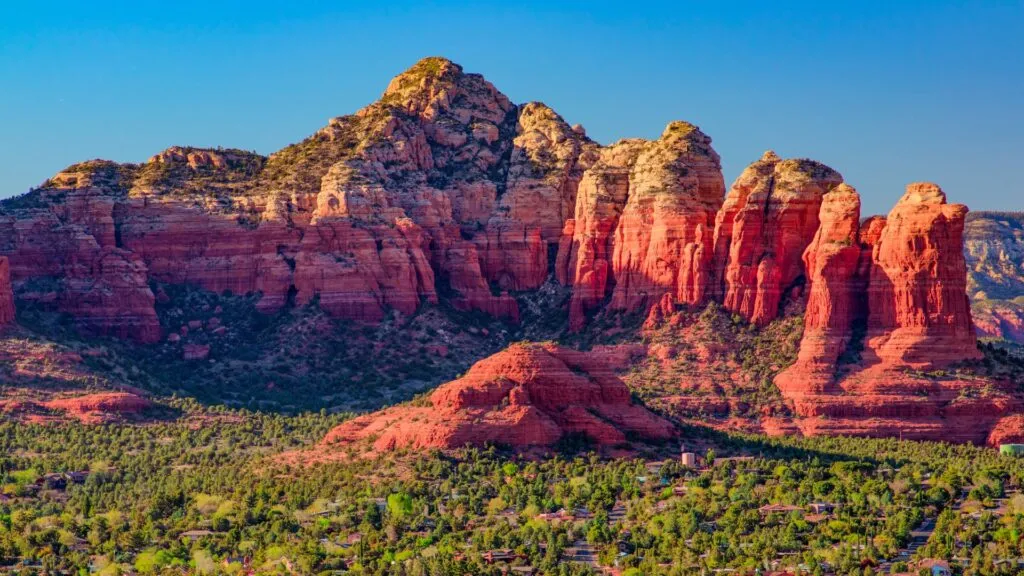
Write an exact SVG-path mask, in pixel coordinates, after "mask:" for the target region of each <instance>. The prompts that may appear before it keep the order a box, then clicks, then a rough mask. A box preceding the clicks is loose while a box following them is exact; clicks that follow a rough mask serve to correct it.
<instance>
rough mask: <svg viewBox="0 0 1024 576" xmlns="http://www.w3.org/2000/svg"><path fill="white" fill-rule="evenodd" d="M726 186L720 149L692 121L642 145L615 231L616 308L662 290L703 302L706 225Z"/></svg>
mask: <svg viewBox="0 0 1024 576" xmlns="http://www.w3.org/2000/svg"><path fill="white" fill-rule="evenodd" d="M724 191H725V184H724V182H723V180H722V171H721V162H720V160H719V157H718V154H717V153H716V152H715V151H714V149H712V148H711V139H710V138H709V137H707V136H706V135H705V134H704V133H703V132H701V131H700V130H699V129H698V128H697V127H696V126H693V125H692V124H687V123H685V122H673V123H671V124H669V125H668V127H667V128H665V131H664V133H663V134H662V136H661V138H660V139H659V140H658V141H656V142H653V143H651V144H650V145H648V146H645V147H644V149H643V151H642V152H641V153H640V154H639V156H638V157H637V159H636V162H635V164H634V166H633V167H632V170H631V171H630V191H629V197H628V199H627V201H626V206H625V207H624V208H623V210H622V215H621V216H620V218H619V225H618V227H617V228H616V230H615V249H614V252H613V255H612V269H613V274H614V277H615V282H616V283H615V290H614V292H613V293H612V300H611V307H612V308H613V309H620V310H626V311H632V310H637V309H640V308H642V307H645V306H651V305H653V304H655V303H657V302H658V301H659V300H660V299H661V297H662V295H663V294H665V293H670V294H674V295H675V296H676V297H677V299H678V300H680V301H681V302H684V303H690V304H697V303H701V302H703V300H704V297H705V292H706V288H707V285H708V283H709V279H710V278H709V277H708V272H709V270H708V263H709V262H710V258H711V255H712V252H711V246H710V245H709V242H710V241H711V236H710V234H709V230H710V228H711V227H712V225H713V224H712V222H713V221H714V218H715V213H716V211H717V210H718V208H719V207H720V206H721V203H722V195H723V194H724ZM577 219H578V218H577Z"/></svg>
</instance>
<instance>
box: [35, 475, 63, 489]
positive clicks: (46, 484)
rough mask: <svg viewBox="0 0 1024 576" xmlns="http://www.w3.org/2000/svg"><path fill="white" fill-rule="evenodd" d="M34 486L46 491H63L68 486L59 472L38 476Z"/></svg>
mask: <svg viewBox="0 0 1024 576" xmlns="http://www.w3.org/2000/svg"><path fill="white" fill-rule="evenodd" d="M36 485H37V486H39V487H41V488H45V489H47V490H63V489H65V488H67V486H68V479H67V478H65V477H64V475H63V474H61V473H59V472H50V473H49V474H43V475H42V476H40V477H39V479H38V480H36Z"/></svg>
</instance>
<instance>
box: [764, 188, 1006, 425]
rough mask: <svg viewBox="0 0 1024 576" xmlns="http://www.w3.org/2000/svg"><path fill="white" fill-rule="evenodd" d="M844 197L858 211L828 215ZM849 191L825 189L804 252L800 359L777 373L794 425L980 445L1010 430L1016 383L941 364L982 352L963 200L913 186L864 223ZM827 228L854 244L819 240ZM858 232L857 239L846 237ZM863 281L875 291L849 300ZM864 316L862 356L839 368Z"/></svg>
mask: <svg viewBox="0 0 1024 576" xmlns="http://www.w3.org/2000/svg"><path fill="white" fill-rule="evenodd" d="M847 193H849V194H847ZM836 194H844V195H848V199H847V201H846V202H844V203H843V204H844V205H846V206H848V207H849V208H850V210H849V211H848V212H846V213H845V214H843V215H842V217H840V218H838V219H837V218H835V217H834V216H835V214H837V212H836V211H834V210H833V211H832V212H833V217H827V214H828V213H829V212H830V210H829V204H831V203H832V200H833V198H835V199H836V200H838V199H839V198H838V196H834V195H836ZM852 194H853V193H852V189H849V190H847V189H844V188H838V189H837V190H836V191H834V192H832V193H830V194H828V195H826V201H825V204H823V206H822V227H821V229H820V230H819V235H818V236H817V237H816V239H815V242H814V243H813V244H812V245H811V247H810V248H809V249H808V251H807V254H806V255H805V261H806V262H807V269H808V276H809V281H810V283H811V287H810V298H809V301H808V308H807V316H806V324H805V331H804V338H803V340H802V342H801V348H800V356H799V359H798V361H797V362H796V364H794V365H793V366H791V367H790V368H789V369H787V370H786V371H785V372H783V373H782V374H780V375H779V376H778V377H777V379H776V384H777V385H778V386H779V388H780V390H781V391H782V392H783V394H784V395H785V396H786V397H788V398H789V399H791V400H792V401H793V403H794V409H795V411H796V414H797V415H798V416H799V417H800V419H799V420H797V422H796V423H797V425H798V426H799V427H800V429H801V430H802V432H803V433H804V434H849V435H864V436H893V435H897V434H899V435H901V436H902V437H904V438H908V439H932V440H949V441H957V442H974V443H979V444H981V443H985V442H986V441H990V440H989V435H990V430H993V428H994V427H995V428H998V429H999V430H1002V432H998V434H997V432H992V434H997V435H999V434H1002V435H1006V434H1008V432H1006V430H1007V429H1008V428H1010V427H1012V426H1011V425H1012V424H1013V422H1015V421H1014V420H1012V419H1011V420H1006V418H1004V417H1005V416H1007V415H1009V414H1013V413H1015V412H1018V411H1020V410H1021V409H1022V403H1021V401H1020V399H1019V398H1018V397H1017V395H1016V394H1015V389H1014V388H1015V387H1014V386H1013V385H1007V384H1006V383H1001V382H996V381H993V380H991V379H987V378H982V377H978V376H965V375H959V374H957V375H948V374H947V373H946V372H943V371H941V369H943V368H947V367H948V366H949V365H951V364H954V363H957V362H963V361H966V360H972V359H976V358H979V356H980V354H979V352H978V349H977V346H976V343H975V339H974V335H973V330H972V326H971V316H970V310H969V308H968V303H967V296H966V293H965V288H966V270H965V267H964V256H963V251H962V237H961V233H962V230H963V223H964V216H965V214H966V208H964V207H963V206H960V205H949V204H946V199H945V195H944V194H943V193H942V191H941V190H940V189H939V188H938V187H937V186H935V185H933V184H912V185H910V186H908V188H907V193H906V194H905V195H904V196H903V198H902V199H901V200H900V201H899V203H898V204H897V205H896V207H895V208H894V209H893V210H892V212H891V213H890V214H889V217H888V218H887V219H885V220H883V219H880V218H872V219H869V220H867V221H865V222H864V223H863V224H862V225H861V227H860V230H859V231H858V230H857V227H856V219H857V216H856V213H855V211H854V210H853V209H852V208H853V206H854V205H855V195H852ZM826 237H831V238H833V239H844V238H845V239H846V240H847V241H843V242H840V243H838V244H835V245H831V246H822V244H821V240H822V239H824V238H826ZM854 237H857V238H858V239H859V243H860V247H859V248H858V247H856V246H853V245H852V244H850V243H849V242H848V240H849V239H852V238H854ZM858 260H859V262H858ZM829 263H831V264H832V266H833V267H832V269H831V271H829ZM864 287H866V288H867V298H865V299H862V300H859V301H858V300H857V299H856V298H852V296H853V295H855V294H856V293H857V292H859V291H860V290H861V289H862V288H864ZM857 323H859V324H860V325H862V326H865V325H866V327H867V337H866V340H865V343H864V344H865V348H864V350H863V352H862V353H859V355H860V356H861V360H860V361H859V362H856V363H846V364H843V365H841V364H840V363H839V362H838V359H839V355H840V354H841V353H842V352H843V350H844V348H845V347H846V346H847V345H848V344H850V340H851V338H852V336H853V331H852V327H853V326H854V325H855V324H857ZM854 353H855V354H857V352H856V351H855V350H854ZM924 373H931V374H932V375H931V376H925V375H923V374H924ZM915 374H917V375H915ZM1001 419H1002V420H1001Z"/></svg>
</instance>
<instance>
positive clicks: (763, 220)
mask: <svg viewBox="0 0 1024 576" xmlns="http://www.w3.org/2000/svg"><path fill="white" fill-rule="evenodd" d="M842 181H843V179H842V176H840V175H839V173H838V172H836V171H835V170H832V169H831V168H829V167H827V166H825V165H823V164H819V163H817V162H813V161H810V160H782V159H780V158H779V157H778V156H777V155H776V154H775V153H773V152H767V153H765V155H764V156H763V157H762V158H761V160H759V161H758V162H755V163H754V164H752V165H751V166H749V167H748V168H747V169H746V170H744V171H743V174H741V175H740V177H739V178H738V179H737V180H736V182H735V183H734V184H733V186H732V189H731V190H730V191H729V195H728V197H727V198H726V199H725V204H724V205H723V206H722V210H721V211H720V212H719V213H718V216H717V218H716V220H715V233H714V271H715V274H716V278H715V281H716V286H717V292H720V293H721V294H722V297H721V298H722V303H723V305H724V306H725V308H726V309H728V310H731V311H733V312H735V313H737V314H739V315H741V316H743V317H744V318H746V319H747V320H749V321H750V322H753V323H755V324H759V325H763V324H766V323H767V322H769V321H771V320H773V319H774V318H776V317H777V316H778V313H779V305H780V303H782V301H783V298H784V297H785V296H787V295H789V294H791V292H792V291H793V290H794V289H796V288H798V283H799V282H800V281H802V280H803V279H804V270H803V266H802V260H801V259H802V256H803V253H804V250H805V249H806V248H807V246H808V245H809V244H810V243H811V240H812V239H813V238H814V236H815V234H816V232H817V230H818V212H819V210H820V207H821V203H822V198H823V197H824V195H825V194H826V193H827V192H829V191H830V190H831V189H833V188H835V187H836V186H837V185H839V184H840V183H841V182H842Z"/></svg>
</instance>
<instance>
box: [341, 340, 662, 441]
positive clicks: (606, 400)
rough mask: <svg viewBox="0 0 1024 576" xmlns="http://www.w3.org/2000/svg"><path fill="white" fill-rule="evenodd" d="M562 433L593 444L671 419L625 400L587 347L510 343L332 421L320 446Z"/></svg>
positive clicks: (654, 428) (652, 433) (656, 431)
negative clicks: (414, 395)
mask: <svg viewBox="0 0 1024 576" xmlns="http://www.w3.org/2000/svg"><path fill="white" fill-rule="evenodd" d="M568 433H579V434H583V435H585V436H587V437H588V438H590V439H591V440H592V441H594V442H595V443H597V444H600V445H608V446H611V445H618V444H623V443H625V442H626V440H627V438H626V435H625V434H626V433H633V434H636V435H638V436H640V437H643V438H648V439H665V438H668V437H670V436H671V435H672V427H671V425H670V424H669V423H668V422H667V421H665V420H662V419H660V418H658V417H657V416H655V415H654V414H652V413H650V412H648V411H647V410H646V409H645V408H643V407H641V406H637V405H634V404H632V403H631V401H630V394H629V389H628V388H627V387H626V385H625V384H623V383H622V381H621V380H619V379H618V378H617V377H616V376H615V375H614V373H613V371H612V369H611V367H609V365H608V364H606V363H605V362H604V360H603V359H602V358H601V357H599V356H598V355H595V354H593V353H586V352H578V351H574V350H570V349H565V348H559V347H557V346H553V345H521V344H519V345H514V346H512V347H510V348H508V349H506V350H505V351H503V352H500V353H498V354H495V355H494V356H491V357H489V358H486V359H484V360H481V361H480V362H477V363H476V364H475V365H474V366H473V367H472V368H471V369H470V370H469V372H467V373H466V375H465V376H463V377H462V378H460V379H458V380H455V381H452V382H449V383H448V384H445V385H443V386H441V387H440V388H438V389H437V390H435V391H434V393H433V394H431V396H430V406H400V407H396V408H390V409H387V410H383V411H381V412H377V413H374V414H369V415H366V416H361V417H359V418H356V419H354V420H351V421H349V422H346V423H344V424H342V425H341V426H338V427H337V428H335V429H334V430H332V431H331V432H330V433H329V434H328V435H327V437H326V438H325V439H324V444H325V445H327V446H334V445H344V444H349V443H352V442H356V441H360V440H367V439H373V446H374V449H376V450H379V451H383V450H393V449H395V448H420V449H422V448H444V449H450V448H458V447H461V446H464V445H466V444H473V445H481V444H485V443H496V444H504V445H509V446H513V447H516V448H526V447H530V446H550V445H552V444H554V443H556V442H557V441H558V440H559V439H561V438H562V437H564V436H565V435H566V434H568Z"/></svg>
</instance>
